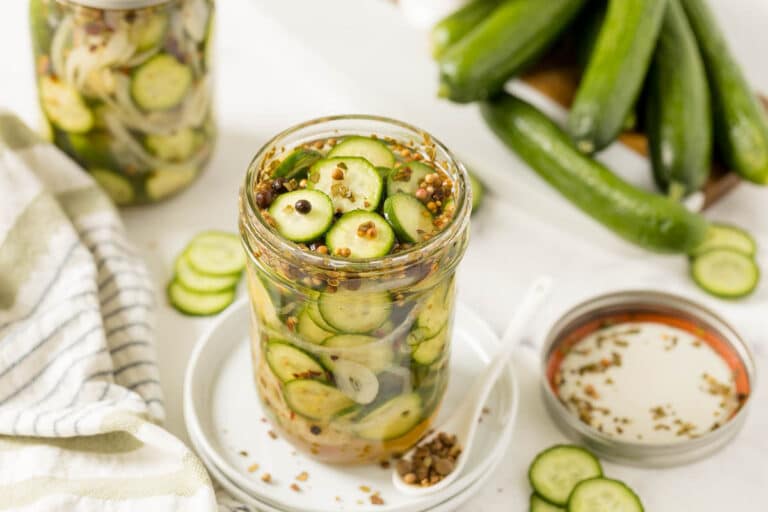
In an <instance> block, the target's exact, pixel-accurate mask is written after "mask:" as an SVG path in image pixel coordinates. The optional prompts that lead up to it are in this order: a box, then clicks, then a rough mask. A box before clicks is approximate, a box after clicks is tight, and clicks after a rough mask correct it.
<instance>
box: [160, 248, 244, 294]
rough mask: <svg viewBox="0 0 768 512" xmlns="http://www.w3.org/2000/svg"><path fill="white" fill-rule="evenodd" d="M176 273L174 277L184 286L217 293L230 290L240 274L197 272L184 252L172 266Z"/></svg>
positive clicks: (194, 290) (202, 291)
mask: <svg viewBox="0 0 768 512" xmlns="http://www.w3.org/2000/svg"><path fill="white" fill-rule="evenodd" d="M174 270H175V273H176V276H175V279H176V280H178V281H179V283H181V284H182V285H183V286H184V288H187V289H188V290H190V291H193V292H198V293H218V292H224V291H227V290H232V289H233V288H235V287H237V283H238V282H239V281H240V274H239V273H238V274H231V275H224V276H211V275H208V274H203V273H202V272H198V271H197V270H195V268H194V267H193V266H192V265H191V264H190V263H189V260H188V259H187V257H186V254H184V253H182V254H181V256H179V257H178V258H176V265H175V266H174Z"/></svg>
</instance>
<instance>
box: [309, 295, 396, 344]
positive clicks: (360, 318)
mask: <svg viewBox="0 0 768 512" xmlns="http://www.w3.org/2000/svg"><path fill="white" fill-rule="evenodd" d="M318 307H319V309H320V314H321V315H322V317H323V319H324V320H325V321H326V322H328V325H330V326H331V327H333V328H334V330H336V331H339V332H342V333H347V334H365V333H368V332H371V331H372V330H374V329H376V328H377V327H379V326H380V325H381V324H383V323H384V322H385V321H386V320H387V318H389V314H390V312H391V311H392V301H391V299H390V297H389V294H388V293H387V292H365V291H360V290H358V291H349V290H344V289H342V288H339V289H338V290H337V291H336V292H334V293H329V292H324V293H323V294H322V295H321V296H320V302H319V304H318Z"/></svg>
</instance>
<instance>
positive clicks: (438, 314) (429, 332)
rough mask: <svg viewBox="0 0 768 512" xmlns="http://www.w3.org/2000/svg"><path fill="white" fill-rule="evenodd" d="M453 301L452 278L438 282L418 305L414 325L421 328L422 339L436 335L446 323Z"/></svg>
mask: <svg viewBox="0 0 768 512" xmlns="http://www.w3.org/2000/svg"><path fill="white" fill-rule="evenodd" d="M452 301H453V279H450V280H448V281H446V282H444V283H441V284H439V285H438V286H436V287H435V288H434V290H432V292H431V293H430V294H429V295H428V296H427V298H426V299H424V302H422V303H421V305H420V306H419V307H420V309H419V315H418V316H417V317H416V325H417V326H418V327H419V328H420V329H422V330H423V333H422V334H423V339H425V340H426V339H429V338H432V337H433V336H435V335H437V334H438V333H439V332H440V331H441V330H443V328H444V327H445V326H446V324H447V323H448V318H450V316H451V309H452V304H451V302H452Z"/></svg>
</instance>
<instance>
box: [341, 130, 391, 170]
mask: <svg viewBox="0 0 768 512" xmlns="http://www.w3.org/2000/svg"><path fill="white" fill-rule="evenodd" d="M336 156H356V157H360V158H365V159H366V160H368V162H370V163H371V164H372V165H373V166H374V167H392V166H393V165H395V155H394V154H393V153H392V151H391V150H390V149H389V147H387V145H386V144H384V143H383V142H381V141H380V140H376V139H372V138H370V137H360V136H351V137H346V138H345V139H344V140H343V141H342V142H341V143H340V144H338V145H337V146H336V147H334V148H333V149H332V150H331V151H330V153H328V157H330V158H332V157H336Z"/></svg>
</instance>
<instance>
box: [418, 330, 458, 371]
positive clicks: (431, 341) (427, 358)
mask: <svg viewBox="0 0 768 512" xmlns="http://www.w3.org/2000/svg"><path fill="white" fill-rule="evenodd" d="M448 334H449V333H448V325H447V323H446V326H445V327H443V328H442V329H441V330H440V331H439V332H438V333H437V334H435V335H434V336H432V337H431V338H427V339H425V340H424V341H422V342H421V343H419V345H418V346H417V347H416V348H415V349H414V351H413V355H412V356H411V357H413V360H414V361H416V362H417V363H419V364H424V365H428V364H432V363H434V362H435V361H437V360H438V359H439V358H440V356H441V355H443V351H444V350H445V344H446V342H447V341H448Z"/></svg>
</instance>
